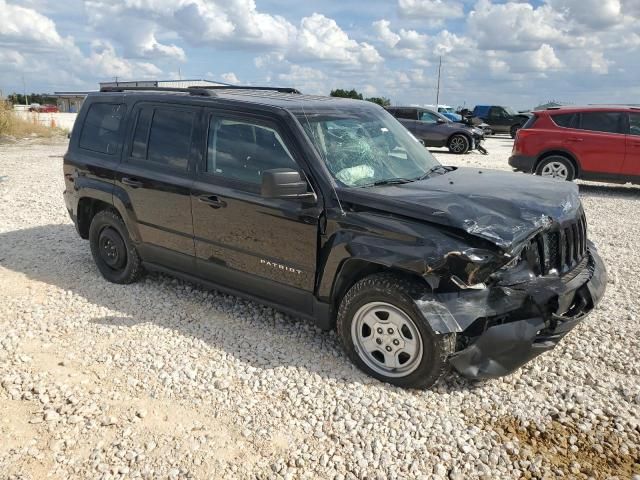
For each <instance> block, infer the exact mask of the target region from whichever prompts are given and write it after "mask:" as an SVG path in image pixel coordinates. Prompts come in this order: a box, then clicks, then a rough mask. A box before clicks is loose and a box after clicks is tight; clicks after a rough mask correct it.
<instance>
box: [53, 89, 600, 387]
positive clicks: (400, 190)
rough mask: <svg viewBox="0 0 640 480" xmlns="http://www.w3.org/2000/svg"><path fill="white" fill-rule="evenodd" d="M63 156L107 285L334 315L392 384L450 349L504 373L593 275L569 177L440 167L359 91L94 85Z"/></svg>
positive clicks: (484, 373) (550, 333) (568, 322)
mask: <svg viewBox="0 0 640 480" xmlns="http://www.w3.org/2000/svg"><path fill="white" fill-rule="evenodd" d="M63 170H64V181H65V191H64V199H65V204H66V208H67V210H68V212H69V215H70V216H71V218H72V220H73V222H74V224H75V227H76V229H77V231H78V234H79V235H80V237H82V238H84V239H88V240H89V246H90V248H91V253H92V255H93V258H94V261H95V263H96V266H97V268H98V271H99V272H100V273H101V274H102V275H103V276H104V278H106V279H107V280H109V281H110V282H113V283H118V284H126V283H131V282H134V281H136V280H137V279H139V278H140V276H141V275H142V273H143V271H144V270H157V271H161V272H165V273H168V274H171V275H175V276H177V277H180V278H184V279H187V280H189V281H193V282H198V283H201V284H203V285H205V286H207V287H210V288H216V289H218V290H220V291H223V292H227V293H231V294H235V295H241V296H244V297H248V298H251V299H255V300H256V301H259V302H262V303H265V304H268V305H271V306H273V307H275V308H278V309H281V310H283V311H285V312H288V313H290V314H293V315H296V316H300V317H303V318H307V319H310V320H312V321H314V322H315V323H316V325H317V326H319V327H320V328H321V329H325V330H326V329H332V328H335V329H336V330H337V333H338V336H339V338H340V340H341V342H342V345H343V346H344V348H345V351H346V353H347V355H348V356H349V358H351V360H352V361H353V362H355V364H356V365H357V366H358V367H359V368H361V369H362V370H363V371H365V372H366V373H368V374H370V375H372V376H373V377H376V378H378V379H380V380H384V381H387V382H390V383H393V384H396V385H399V386H402V387H425V386H429V385H432V384H433V383H434V382H435V381H437V379H438V378H439V377H440V376H441V375H442V374H443V372H444V371H445V369H446V367H447V366H448V365H452V366H453V367H454V368H456V369H457V370H458V371H459V372H461V373H462V374H463V375H466V376H468V377H471V378H487V377H495V376H500V375H505V374H508V373H510V372H512V371H514V370H515V369H517V368H519V367H520V366H521V365H523V364H524V363H526V362H528V361H529V360H531V359H532V358H533V357H535V356H537V355H538V354H540V353H542V352H544V351H546V350H549V349H551V348H553V347H554V346H555V345H556V344H557V343H558V342H559V341H560V339H561V338H562V337H563V336H564V335H565V334H567V333H568V332H569V331H570V330H571V329H572V328H573V327H574V326H576V325H577V324H578V323H580V321H581V320H582V319H583V318H584V317H585V316H586V315H587V314H588V313H589V312H590V311H591V310H592V309H593V308H594V307H595V305H596V304H597V303H598V301H599V300H600V299H601V298H602V296H603V294H604V289H605V285H606V283H607V282H606V272H605V268H604V265H603V264H602V261H601V260H600V257H599V256H598V254H597V252H596V249H595V247H594V245H593V244H592V243H591V242H589V241H588V240H587V231H586V220H585V216H584V211H583V208H582V205H581V203H580V198H579V196H578V191H577V187H576V186H575V185H573V184H570V183H559V182H556V181H553V180H549V179H541V178H533V177H527V176H524V175H517V174H513V173H510V172H493V171H485V170H479V169H478V168H456V167H445V166H443V165H440V164H439V163H438V162H437V161H436V159H435V158H434V157H433V156H432V155H431V154H430V153H429V151H428V150H427V149H425V148H424V147H423V146H422V145H421V144H420V143H419V142H418V141H417V140H416V139H415V138H414V137H413V136H412V135H410V133H409V132H408V131H407V129H406V128H404V127H402V125H401V124H400V123H399V122H397V121H396V120H395V119H394V118H393V117H392V116H391V115H389V114H388V113H387V112H385V111H384V109H382V108H381V107H379V106H378V105H375V104H373V103H371V102H365V101H358V100H351V99H340V98H330V97H327V98H319V97H317V96H306V95H302V94H299V93H298V92H297V90H294V89H275V88H266V87H264V88H262V89H258V88H256V87H242V88H234V87H224V88H213V87H206V88H204V87H199V88H189V89H180V90H177V89H162V88H155V89H146V90H145V89H143V87H138V88H135V87H130V88H128V89H127V88H124V87H111V88H103V91H102V92H100V93H91V94H89V95H88V96H87V98H86V101H85V102H84V104H83V106H82V108H81V111H80V113H79V114H78V118H77V121H76V122H75V125H74V128H73V131H72V134H71V139H70V142H69V148H68V151H67V152H66V154H65V155H64V169H63ZM572 232H573V233H572ZM540 245H545V246H548V248H546V247H545V248H540ZM263 327H264V328H269V324H268V322H266V321H265V324H264V326H263ZM247 348H250V347H247Z"/></svg>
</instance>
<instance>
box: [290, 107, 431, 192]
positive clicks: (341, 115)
mask: <svg viewBox="0 0 640 480" xmlns="http://www.w3.org/2000/svg"><path fill="white" fill-rule="evenodd" d="M297 118H298V120H299V121H300V123H301V124H302V126H303V128H304V130H305V132H306V133H307V135H308V136H309V138H310V139H311V141H312V142H313V144H314V146H315V147H316V149H317V150H318V152H319V153H320V155H321V156H322V158H323V159H324V161H325V163H326V165H327V167H328V169H329V171H330V172H331V174H332V175H333V177H334V178H335V179H336V180H338V182H339V183H340V184H342V185H346V186H349V187H364V186H371V185H374V184H379V183H384V182H386V181H391V180H394V179H404V180H416V179H418V178H420V177H422V176H424V175H425V174H426V173H427V172H428V171H429V170H431V169H432V168H433V167H435V166H437V165H439V163H438V161H437V160H436V159H435V158H434V157H433V155H431V153H429V151H428V150H427V149H426V148H425V147H424V146H423V145H422V144H421V143H420V142H419V141H418V140H417V139H416V138H415V137H414V136H413V135H411V134H410V133H409V131H408V130H407V129H406V128H405V127H403V126H402V125H401V124H400V123H399V122H398V121H397V120H396V119H395V118H393V117H392V116H391V115H390V114H389V113H388V112H386V111H385V110H382V109H378V108H362V109H349V110H346V109H335V110H327V111H320V112H317V111H316V112H313V113H311V112H308V111H307V112H301V113H298V114H297Z"/></svg>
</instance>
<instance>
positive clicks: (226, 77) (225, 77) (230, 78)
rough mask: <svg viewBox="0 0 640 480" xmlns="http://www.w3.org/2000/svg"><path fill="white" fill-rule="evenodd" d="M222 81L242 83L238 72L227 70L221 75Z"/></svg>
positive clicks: (232, 83)
mask: <svg viewBox="0 0 640 480" xmlns="http://www.w3.org/2000/svg"><path fill="white" fill-rule="evenodd" d="M220 78H222V81H223V82H225V83H230V84H231V85H240V80H238V77H236V74H235V73H233V72H227V73H223V74H222V75H220Z"/></svg>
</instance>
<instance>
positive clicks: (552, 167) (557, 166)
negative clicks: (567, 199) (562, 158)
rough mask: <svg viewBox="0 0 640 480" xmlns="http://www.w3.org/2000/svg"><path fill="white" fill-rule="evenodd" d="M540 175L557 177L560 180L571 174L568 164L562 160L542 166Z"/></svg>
mask: <svg viewBox="0 0 640 480" xmlns="http://www.w3.org/2000/svg"><path fill="white" fill-rule="evenodd" d="M540 175H541V176H543V177H551V178H556V179H558V180H566V179H567V177H568V176H569V170H568V169H567V166H566V165H564V164H562V163H561V162H549V163H547V164H546V165H545V166H544V167H543V168H542V171H541V172H540Z"/></svg>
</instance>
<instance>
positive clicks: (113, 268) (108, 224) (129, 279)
mask: <svg viewBox="0 0 640 480" xmlns="http://www.w3.org/2000/svg"><path fill="white" fill-rule="evenodd" d="M89 245H90V246H91V254H92V255H93V260H94V262H96V266H97V267H98V270H100V273H101V274H102V276H103V277H104V278H106V279H107V280H109V281H110V282H112V283H119V284H127V283H133V282H135V281H136V280H138V279H139V278H140V276H141V275H142V273H143V268H142V262H141V261H140V257H139V256H138V252H137V251H136V248H135V247H134V246H133V243H132V242H131V239H130V238H129V233H128V232H127V227H126V226H125V224H124V222H123V221H122V218H120V216H119V215H118V214H117V213H115V212H114V211H113V210H102V211H101V212H98V213H97V214H96V215H95V216H94V217H93V219H92V220H91V225H90V227H89Z"/></svg>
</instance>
